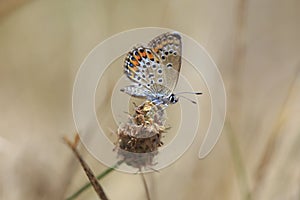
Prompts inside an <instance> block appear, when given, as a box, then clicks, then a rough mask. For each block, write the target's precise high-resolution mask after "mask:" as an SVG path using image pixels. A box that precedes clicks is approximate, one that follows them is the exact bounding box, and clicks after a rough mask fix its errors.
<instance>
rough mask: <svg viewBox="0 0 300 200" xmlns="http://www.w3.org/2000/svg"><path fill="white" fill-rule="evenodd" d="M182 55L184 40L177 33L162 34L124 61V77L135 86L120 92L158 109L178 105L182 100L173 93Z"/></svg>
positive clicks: (127, 56)
mask: <svg viewBox="0 0 300 200" xmlns="http://www.w3.org/2000/svg"><path fill="white" fill-rule="evenodd" d="M181 55H182V42H181V36H180V34H179V33H177V32H167V33H163V34H161V35H159V36H157V37H155V38H154V39H152V40H151V41H150V42H149V43H148V45H147V46H137V47H134V48H133V49H132V50H131V51H130V52H128V53H127V55H126V57H125V61H124V73H125V74H126V76H127V77H128V78H129V79H130V80H131V81H132V82H133V84H132V85H130V86H127V87H124V88H123V89H121V91H122V92H125V93H127V94H129V95H131V96H133V97H139V98H146V99H147V100H149V101H151V102H153V103H154V104H156V105H160V104H163V105H166V106H167V105H169V104H175V103H177V102H178V99H179V98H178V96H176V95H175V94H174V93H173V91H174V89H175V87H176V85H177V82H178V77H179V73H180V68H181ZM195 94H200V93H195ZM192 102H193V101H192ZM193 103H194V102H193Z"/></svg>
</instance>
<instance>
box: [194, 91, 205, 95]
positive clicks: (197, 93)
mask: <svg viewBox="0 0 300 200" xmlns="http://www.w3.org/2000/svg"><path fill="white" fill-rule="evenodd" d="M195 94H196V95H201V94H203V93H202V92H196V93H195Z"/></svg>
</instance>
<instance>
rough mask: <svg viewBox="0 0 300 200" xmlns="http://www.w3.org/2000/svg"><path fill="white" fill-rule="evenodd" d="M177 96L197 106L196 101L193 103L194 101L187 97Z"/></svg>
mask: <svg viewBox="0 0 300 200" xmlns="http://www.w3.org/2000/svg"><path fill="white" fill-rule="evenodd" d="M177 96H178V97H180V98H184V99H186V100H188V101H190V102H192V103H193V104H197V102H196V101H193V100H192V99H189V98H187V97H185V96H181V95H177Z"/></svg>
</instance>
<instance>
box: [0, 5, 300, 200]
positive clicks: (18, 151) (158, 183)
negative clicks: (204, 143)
mask: <svg viewBox="0 0 300 200" xmlns="http://www.w3.org/2000/svg"><path fill="white" fill-rule="evenodd" d="M0 7H1V9H0V94H1V98H0V113H1V115H0V130H1V133H0V160H1V161H0V199H1V200H2V199H3V200H18V199H24V200H25V199H26V200H27V199H28V200H33V199H39V200H40V199H44V200H46V199H63V198H64V197H66V196H68V195H69V194H71V193H72V192H74V191H75V190H77V189H78V188H79V187H80V186H81V185H82V184H83V183H85V182H86V177H85V175H84V174H83V171H82V170H81V169H80V167H79V164H78V163H77V161H76V160H75V158H74V156H73V155H72V154H71V151H70V150H69V149H68V148H67V147H66V146H65V145H64V144H63V142H62V140H61V138H62V136H64V135H67V136H69V137H72V136H73V134H74V131H75V128H74V124H73V119H72V111H71V93H72V84H73V81H74V79H75V75H76V71H77V70H78V68H79V66H80V64H81V62H82V61H83V59H84V57H85V56H86V55H87V54H88V52H89V51H90V50H91V49H92V48H93V47H94V46H95V45H96V44H98V43H99V42H101V41H103V40H104V39H106V38H107V37H109V36H111V35H113V34H115V33H118V32H120V31H124V30H127V29H131V28H136V27H144V26H160V27H167V28H171V29H175V30H178V31H180V32H183V33H185V34H188V35H190V36H191V37H193V38H194V39H196V40H197V41H198V42H199V43H201V44H202V45H203V46H204V47H205V48H206V49H207V50H208V51H209V52H210V54H211V56H212V57H213V59H214V60H215V61H216V63H217V65H218V67H219V69H220V71H221V73H222V75H223V78H224V81H225V86H226V88H227V95H228V113H227V120H226V125H225V129H224V131H223V135H222V136H221V138H220V141H219V142H218V144H217V146H216V148H215V149H214V151H213V152H212V153H211V154H210V156H209V157H207V158H206V159H204V160H198V159H197V153H198V148H199V144H200V139H199V138H201V137H202V136H199V138H197V140H196V141H195V143H194V144H193V146H192V147H191V148H190V149H189V150H188V151H187V152H186V154H185V155H184V156H183V157H182V158H181V159H180V160H178V162H176V163H175V164H173V165H172V166H170V167H168V168H166V169H164V170H162V171H161V172H160V173H153V174H147V175H146V178H147V180H148V182H149V185H150V192H151V195H152V198H153V199H173V200H181V199H205V200H206V199H209V200H220V199H222V200H227V199H228V200H235V199H237V200H238V199H241V200H244V199H247V200H249V199H253V200H266V199H272V200H275V199H278V200H298V199H300V167H299V165H300V156H299V154H300V145H299V144H300V124H299V117H300V115H299V112H300V105H299V102H300V101H299V100H300V94H299V89H300V80H299V79H300V77H299V69H300V57H299V52H300V39H299V35H300V26H299V21H300V12H299V9H300V2H299V1H297V0H286V1H279V0H252V1H250V0H228V1H222V0H214V1H208V0H200V1H196V0H186V1H179V0H173V1H171V0H169V1H158V0H154V1H138V0H134V1H123V0H112V1H108V0H107V1H104V0H102V1H101V0H99V1H96V0H88V1H79V0H72V1H60V0H52V1H46V0H44V1H42V0H35V1H21V0H13V1H8V0H7V1H1V2H0ZM107 81H109V80H107ZM203 103H204V105H205V102H203ZM205 114H206V113H204V115H205ZM204 128H205V127H204ZM204 128H202V129H204ZM82 151H84V149H82ZM84 155H85V158H86V159H87V161H88V162H89V163H90V164H91V166H92V168H93V169H94V170H95V171H96V172H97V173H100V172H101V171H103V170H104V169H105V168H106V167H104V166H102V165H101V164H100V163H99V162H97V161H95V160H94V159H93V158H92V157H91V156H90V155H88V154H84ZM101 182H102V184H103V186H104V188H105V189H106V192H107V194H108V196H109V197H110V199H112V200H114V199H145V192H144V188H143V186H142V180H141V178H140V177H139V176H137V175H131V174H123V173H120V172H113V173H112V174H110V175H109V176H108V177H106V178H105V179H103V181H101ZM79 199H86V200H87V199H97V197H96V194H95V193H94V192H93V191H92V190H89V191H88V192H86V193H84V194H83V195H82V196H80V197H79Z"/></svg>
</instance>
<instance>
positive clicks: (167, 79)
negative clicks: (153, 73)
mask: <svg viewBox="0 0 300 200" xmlns="http://www.w3.org/2000/svg"><path fill="white" fill-rule="evenodd" d="M148 46H149V47H150V48H151V49H152V50H153V52H154V53H155V54H156V55H157V57H158V58H159V60H160V61H161V68H162V70H163V73H162V74H163V80H164V83H163V85H164V86H166V87H167V88H168V89H170V90H171V91H173V90H174V89H175V87H176V84H177V81H178V77H179V72H180V68H181V55H182V43H181V36H180V35H179V34H178V33H175V32H169V33H164V34H162V35H159V36H157V37H156V38H154V39H153V40H151V41H150V42H149V44H148Z"/></svg>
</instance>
